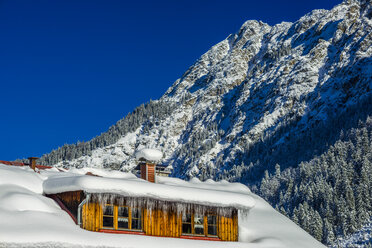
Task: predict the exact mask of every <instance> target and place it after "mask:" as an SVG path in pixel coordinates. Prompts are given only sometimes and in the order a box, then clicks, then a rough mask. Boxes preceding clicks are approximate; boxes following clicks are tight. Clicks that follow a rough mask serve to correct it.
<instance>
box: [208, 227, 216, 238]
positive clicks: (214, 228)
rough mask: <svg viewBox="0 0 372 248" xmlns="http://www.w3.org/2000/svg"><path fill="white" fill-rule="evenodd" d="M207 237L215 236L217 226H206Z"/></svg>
mask: <svg viewBox="0 0 372 248" xmlns="http://www.w3.org/2000/svg"><path fill="white" fill-rule="evenodd" d="M208 235H213V236H217V226H208Z"/></svg>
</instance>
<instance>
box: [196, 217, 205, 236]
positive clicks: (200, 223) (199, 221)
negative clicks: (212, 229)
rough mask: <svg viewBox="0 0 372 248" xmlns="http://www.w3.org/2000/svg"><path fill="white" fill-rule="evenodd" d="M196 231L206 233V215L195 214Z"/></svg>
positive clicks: (200, 233) (197, 233)
mask: <svg viewBox="0 0 372 248" xmlns="http://www.w3.org/2000/svg"><path fill="white" fill-rule="evenodd" d="M194 233H195V234H196V235H204V216H202V215H196V214H194Z"/></svg>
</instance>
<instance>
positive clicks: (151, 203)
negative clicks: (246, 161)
mask: <svg viewBox="0 0 372 248" xmlns="http://www.w3.org/2000/svg"><path fill="white" fill-rule="evenodd" d="M91 195H92V197H90V199H89V202H97V203H99V204H100V205H101V206H102V208H103V209H104V210H105V208H106V206H107V204H116V205H121V206H129V207H132V208H143V209H147V210H148V211H149V212H150V213H151V212H152V211H153V210H155V209H157V210H162V211H164V212H175V213H177V214H178V215H181V214H182V215H185V214H186V213H195V214H199V215H207V214H208V213H212V214H217V215H219V216H225V217H229V218H230V217H232V216H233V214H234V213H236V211H237V209H236V208H233V207H220V206H206V205H201V204H195V203H187V202H172V201H163V200H158V199H152V198H145V197H132V196H122V195H118V194H108V193H94V194H91ZM247 212H248V210H241V213H245V214H246V213H247Z"/></svg>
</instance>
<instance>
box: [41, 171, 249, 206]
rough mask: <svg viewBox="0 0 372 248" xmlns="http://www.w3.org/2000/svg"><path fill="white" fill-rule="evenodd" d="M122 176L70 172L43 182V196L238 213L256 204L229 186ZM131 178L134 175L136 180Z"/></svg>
mask: <svg viewBox="0 0 372 248" xmlns="http://www.w3.org/2000/svg"><path fill="white" fill-rule="evenodd" d="M75 170H76V169H75ZM60 174H62V175H60ZM122 174H123V178H107V177H96V176H89V175H79V174H74V173H68V172H66V173H58V175H57V176H49V178H48V179H46V180H45V181H44V183H43V188H44V193H46V194H56V193H61V192H68V191H77V190H84V191H85V192H88V193H114V194H119V195H123V196H132V197H148V198H152V199H157V200H164V201H173V202H187V203H195V204H201V205H206V206H219V207H235V208H238V209H249V208H252V207H253V206H254V204H255V201H254V200H253V198H252V197H251V196H249V195H248V194H246V193H247V192H249V190H248V188H246V191H245V192H244V191H242V192H239V193H236V192H234V190H233V189H229V188H230V184H229V183H227V184H226V183H222V184H221V183H218V182H215V183H214V184H213V183H212V184H211V183H210V182H206V183H199V184H195V185H194V186H190V185H193V184H192V183H191V182H184V181H182V180H179V179H178V180H179V181H180V182H178V184H168V185H165V184H166V183H167V178H162V179H160V183H151V182H148V181H145V180H143V179H139V178H136V177H135V176H134V175H133V174H131V173H122ZM130 175H133V177H134V178H133V177H131V176H130ZM158 178H160V177H158ZM181 182H184V183H181ZM164 183H165V184H164ZM215 184H216V185H215ZM199 185H200V187H199ZM218 185H219V186H221V185H222V186H223V188H225V189H226V190H221V189H222V187H219V189H220V190H215V189H214V188H215V187H216V186H217V187H218ZM185 186H186V187H185Z"/></svg>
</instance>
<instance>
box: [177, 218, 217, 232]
mask: <svg viewBox="0 0 372 248" xmlns="http://www.w3.org/2000/svg"><path fill="white" fill-rule="evenodd" d="M182 234H186V235H202V236H217V216H216V215H206V216H203V215H198V214H189V213H187V214H184V215H183V216H182Z"/></svg>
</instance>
